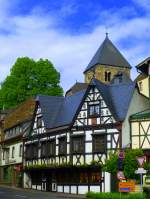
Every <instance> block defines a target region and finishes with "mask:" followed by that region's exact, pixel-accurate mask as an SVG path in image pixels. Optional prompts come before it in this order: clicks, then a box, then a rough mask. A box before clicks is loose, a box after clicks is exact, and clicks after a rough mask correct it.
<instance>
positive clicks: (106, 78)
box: [105, 71, 111, 82]
mask: <svg viewBox="0 0 150 199" xmlns="http://www.w3.org/2000/svg"><path fill="white" fill-rule="evenodd" d="M110 80H111V72H109V71H105V82H110Z"/></svg>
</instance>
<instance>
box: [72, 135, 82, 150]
mask: <svg viewBox="0 0 150 199" xmlns="http://www.w3.org/2000/svg"><path fill="white" fill-rule="evenodd" d="M72 153H84V136H78V137H72Z"/></svg>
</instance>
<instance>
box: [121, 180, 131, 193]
mask: <svg viewBox="0 0 150 199" xmlns="http://www.w3.org/2000/svg"><path fill="white" fill-rule="evenodd" d="M134 191H135V182H134V181H131V182H119V192H134Z"/></svg>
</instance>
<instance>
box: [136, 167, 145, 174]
mask: <svg viewBox="0 0 150 199" xmlns="http://www.w3.org/2000/svg"><path fill="white" fill-rule="evenodd" d="M135 173H136V174H146V173H147V171H146V170H145V169H143V168H138V170H136V171H135Z"/></svg>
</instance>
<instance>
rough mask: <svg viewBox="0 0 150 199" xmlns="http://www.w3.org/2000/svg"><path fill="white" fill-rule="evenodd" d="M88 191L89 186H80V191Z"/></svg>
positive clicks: (80, 192) (82, 192)
mask: <svg viewBox="0 0 150 199" xmlns="http://www.w3.org/2000/svg"><path fill="white" fill-rule="evenodd" d="M87 192H88V186H78V193H79V194H85V193H87Z"/></svg>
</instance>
